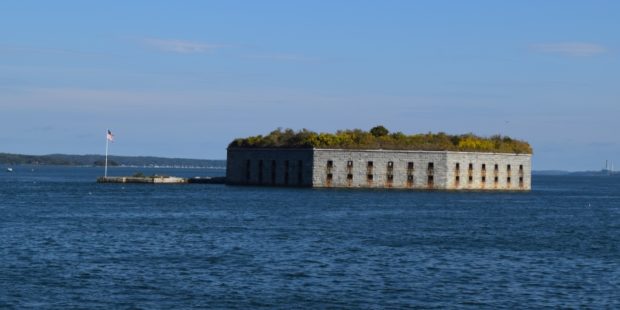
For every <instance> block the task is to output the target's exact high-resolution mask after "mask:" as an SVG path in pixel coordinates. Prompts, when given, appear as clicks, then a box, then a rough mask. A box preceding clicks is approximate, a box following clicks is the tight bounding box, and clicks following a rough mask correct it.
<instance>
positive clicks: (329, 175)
mask: <svg viewBox="0 0 620 310" xmlns="http://www.w3.org/2000/svg"><path fill="white" fill-rule="evenodd" d="M333 178H334V175H333V174H331V173H328V174H327V180H328V181H331V180H332V179H333Z"/></svg>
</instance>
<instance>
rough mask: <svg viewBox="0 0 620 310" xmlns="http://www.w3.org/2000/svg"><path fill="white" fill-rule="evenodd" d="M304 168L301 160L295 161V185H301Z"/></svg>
mask: <svg viewBox="0 0 620 310" xmlns="http://www.w3.org/2000/svg"><path fill="white" fill-rule="evenodd" d="M303 168H304V162H303V161H301V160H298V161H297V183H299V184H300V185H301V184H303V180H304V175H303V170H304V169H303Z"/></svg>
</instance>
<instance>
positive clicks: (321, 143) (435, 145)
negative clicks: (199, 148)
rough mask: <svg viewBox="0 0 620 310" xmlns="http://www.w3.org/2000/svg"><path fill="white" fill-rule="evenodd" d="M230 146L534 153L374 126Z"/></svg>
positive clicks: (507, 144) (517, 144)
mask: <svg viewBox="0 0 620 310" xmlns="http://www.w3.org/2000/svg"><path fill="white" fill-rule="evenodd" d="M229 147H231V148H235V147H246V148H260V147H262V148H334V149H389V150H424V151H465V152H495V153H517V154H532V148H531V146H530V145H529V143H527V142H525V141H521V140H515V139H512V138H510V137H506V136H500V135H495V136H492V137H488V138H486V137H479V136H476V135H473V134H465V135H448V134H445V133H443V132H440V133H426V134H415V135H406V134H403V133H402V132H395V133H389V131H388V130H387V129H385V127H383V126H377V127H374V128H373V131H372V133H371V132H368V131H363V130H360V129H353V130H339V131H338V132H336V133H316V132H313V131H309V130H307V129H302V130H300V131H294V130H292V129H285V130H282V129H281V128H278V129H276V130H274V131H272V132H270V133H269V134H268V135H266V136H262V135H258V136H252V137H248V138H241V139H235V140H234V141H233V142H231V143H230V145H229Z"/></svg>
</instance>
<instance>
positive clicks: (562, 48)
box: [532, 42, 607, 56]
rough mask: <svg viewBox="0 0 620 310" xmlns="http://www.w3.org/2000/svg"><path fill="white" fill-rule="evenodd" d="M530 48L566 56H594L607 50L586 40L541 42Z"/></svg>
mask: <svg viewBox="0 0 620 310" xmlns="http://www.w3.org/2000/svg"><path fill="white" fill-rule="evenodd" d="M532 48H533V49H534V50H535V51H537V52H542V53H551V54H560V55H566V56H594V55H598V54H603V53H605V52H607V48H606V47H604V46H602V45H600V44H595V43H588V42H557V43H542V44H535V45H533V46H532Z"/></svg>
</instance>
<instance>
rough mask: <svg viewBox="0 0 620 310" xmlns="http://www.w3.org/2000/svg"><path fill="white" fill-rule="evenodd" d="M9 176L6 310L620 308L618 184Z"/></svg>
mask: <svg viewBox="0 0 620 310" xmlns="http://www.w3.org/2000/svg"><path fill="white" fill-rule="evenodd" d="M135 170H137V169H129V168H127V169H125V170H123V169H121V168H116V169H113V170H112V171H113V173H116V174H131V173H133V172H135ZM140 170H141V171H143V172H145V174H151V173H159V174H171V175H178V176H195V175H222V174H223V173H224V171H223V170H199V169H196V170H188V169H183V170H180V169H179V170H148V169H140ZM0 173H1V174H0V308H3V307H9V308H59V309H66V308H76V307H78V308H89V309H93V308H101V309H110V308H121V309H122V308H143V309H151V308H192V307H196V308H207V307H213V308H240V309H248V308H259V307H275V308H405V307H422V308H461V307H462V308H476V309H478V308H492V309H496V308H541V307H571V308H576V307H584V308H616V309H617V308H620V178H619V177H615V178H612V177H609V178H606V177H543V176H538V177H534V180H533V181H534V182H533V187H534V190H533V191H532V192H530V193H478V192H473V193H471V192H469V193H457V192H423V191H421V192H420V191H416V192H409V191H381V190H317V189H285V188H257V187H226V186H223V185H204V184H195V185H156V186H153V185H135V184H132V185H120V184H96V183H94V179H95V177H96V176H97V175H99V174H100V173H101V171H100V169H93V168H59V167H36V168H35V170H34V171H31V167H15V172H13V173H6V172H4V169H2V172H0Z"/></svg>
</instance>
